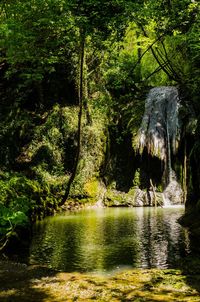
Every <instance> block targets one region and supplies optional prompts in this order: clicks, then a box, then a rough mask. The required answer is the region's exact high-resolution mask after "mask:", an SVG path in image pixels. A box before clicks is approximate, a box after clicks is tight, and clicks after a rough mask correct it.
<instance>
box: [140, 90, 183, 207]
mask: <svg viewBox="0 0 200 302" xmlns="http://www.w3.org/2000/svg"><path fill="white" fill-rule="evenodd" d="M178 109H179V95H178V90H177V88H176V87H171V86H169V87H165V86H162V87H156V88H153V89H151V90H150V92H149V94H148V96H147V99H146V102H145V112H144V116H143V119H142V123H141V127H140V130H139V133H138V136H137V147H138V150H139V152H140V154H142V153H143V151H144V148H146V149H147V152H148V154H150V155H151V156H154V157H158V158H159V159H160V160H161V161H163V162H164V173H163V174H164V175H163V185H164V191H163V204H164V205H169V204H177V203H181V200H182V195H183V194H182V189H181V187H180V185H179V183H178V182H177V180H176V175H175V172H174V171H173V169H172V154H176V151H177V149H178V144H179V138H180V126H179V120H178Z"/></svg>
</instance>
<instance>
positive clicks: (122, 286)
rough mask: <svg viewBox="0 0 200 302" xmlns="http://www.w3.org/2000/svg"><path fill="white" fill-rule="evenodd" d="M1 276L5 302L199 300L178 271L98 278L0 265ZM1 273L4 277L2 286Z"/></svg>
mask: <svg viewBox="0 0 200 302" xmlns="http://www.w3.org/2000/svg"><path fill="white" fill-rule="evenodd" d="M0 273H1V278H0V301H5V302H8V301H12V302H19V301H20V302H23V301H24V302H25V301H29V302H36V301H41V302H50V301H51V302H61V301H62V302H65V301H94V300H95V301H151V302H153V301H155V302H156V301H162V302H164V301H177V302H181V301H185V302H186V301H188V302H195V301H199V298H200V296H199V292H200V285H199V286H198V288H197V287H196V289H194V288H193V281H192V280H193V279H191V284H190V285H188V284H187V276H184V275H182V273H181V271H180V270H156V269H152V270H142V269H134V270H125V271H123V272H121V273H118V274H114V275H111V276H109V275H108V276H99V275H91V274H80V273H75V272H74V273H64V272H62V273H60V272H53V271H50V270H47V269H46V268H44V267H43V268H42V267H29V268H28V267H26V266H23V265H22V266H19V265H18V266H17V265H16V264H11V263H4V264H1V263H0ZM2 273H4V275H5V280H4V282H3V280H2ZM188 277H189V276H188ZM196 277H197V276H196ZM199 278H200V276H199ZM8 280H10V281H8ZM5 281H7V282H5Z"/></svg>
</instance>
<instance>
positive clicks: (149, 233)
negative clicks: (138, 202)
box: [138, 208, 185, 268]
mask: <svg viewBox="0 0 200 302" xmlns="http://www.w3.org/2000/svg"><path fill="white" fill-rule="evenodd" d="M143 211H144V213H143V214H142V216H141V218H140V219H139V221H138V229H139V233H140V238H141V264H140V265H141V266H143V267H148V268H150V267H162V268H164V267H172V266H175V265H176V261H177V259H180V257H181V250H182V249H183V248H185V244H184V240H185V238H184V231H183V230H181V227H180V225H178V223H177V222H176V221H177V218H178V217H179V216H180V214H179V213H180V211H179V209H170V208H169V209H160V208H157V209H152V208H151V209H147V208H144V209H143Z"/></svg>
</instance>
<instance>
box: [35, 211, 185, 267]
mask: <svg viewBox="0 0 200 302" xmlns="http://www.w3.org/2000/svg"><path fill="white" fill-rule="evenodd" d="M177 210H178V209H177ZM178 216H179V214H178V213H177V212H176V210H172V209H160V208H157V209H155V208H139V209H101V210H98V211H96V210H91V211H86V212H83V213H82V214H81V213H78V214H76V215H69V216H63V217H62V216H58V217H53V218H50V219H47V220H44V221H43V222H41V223H39V224H38V226H37V229H36V232H35V235H34V238H33V241H32V245H31V250H30V253H31V262H32V263H35V262H36V263H38V262H39V263H42V264H48V265H49V266H51V267H53V268H57V269H61V270H65V271H106V270H112V269H116V268H117V267H120V266H132V267H138V266H140V267H141V266H142V267H166V265H167V264H169V265H170V266H173V265H174V264H175V262H176V261H177V259H179V258H180V254H181V249H184V248H185V246H184V232H181V227H180V226H179V225H178V224H177V223H176V220H177V218H178Z"/></svg>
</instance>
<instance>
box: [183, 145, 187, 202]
mask: <svg viewBox="0 0 200 302" xmlns="http://www.w3.org/2000/svg"><path fill="white" fill-rule="evenodd" d="M186 147H187V146H186V139H185V144H184V163H183V201H184V203H186V199H187V148H186Z"/></svg>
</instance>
